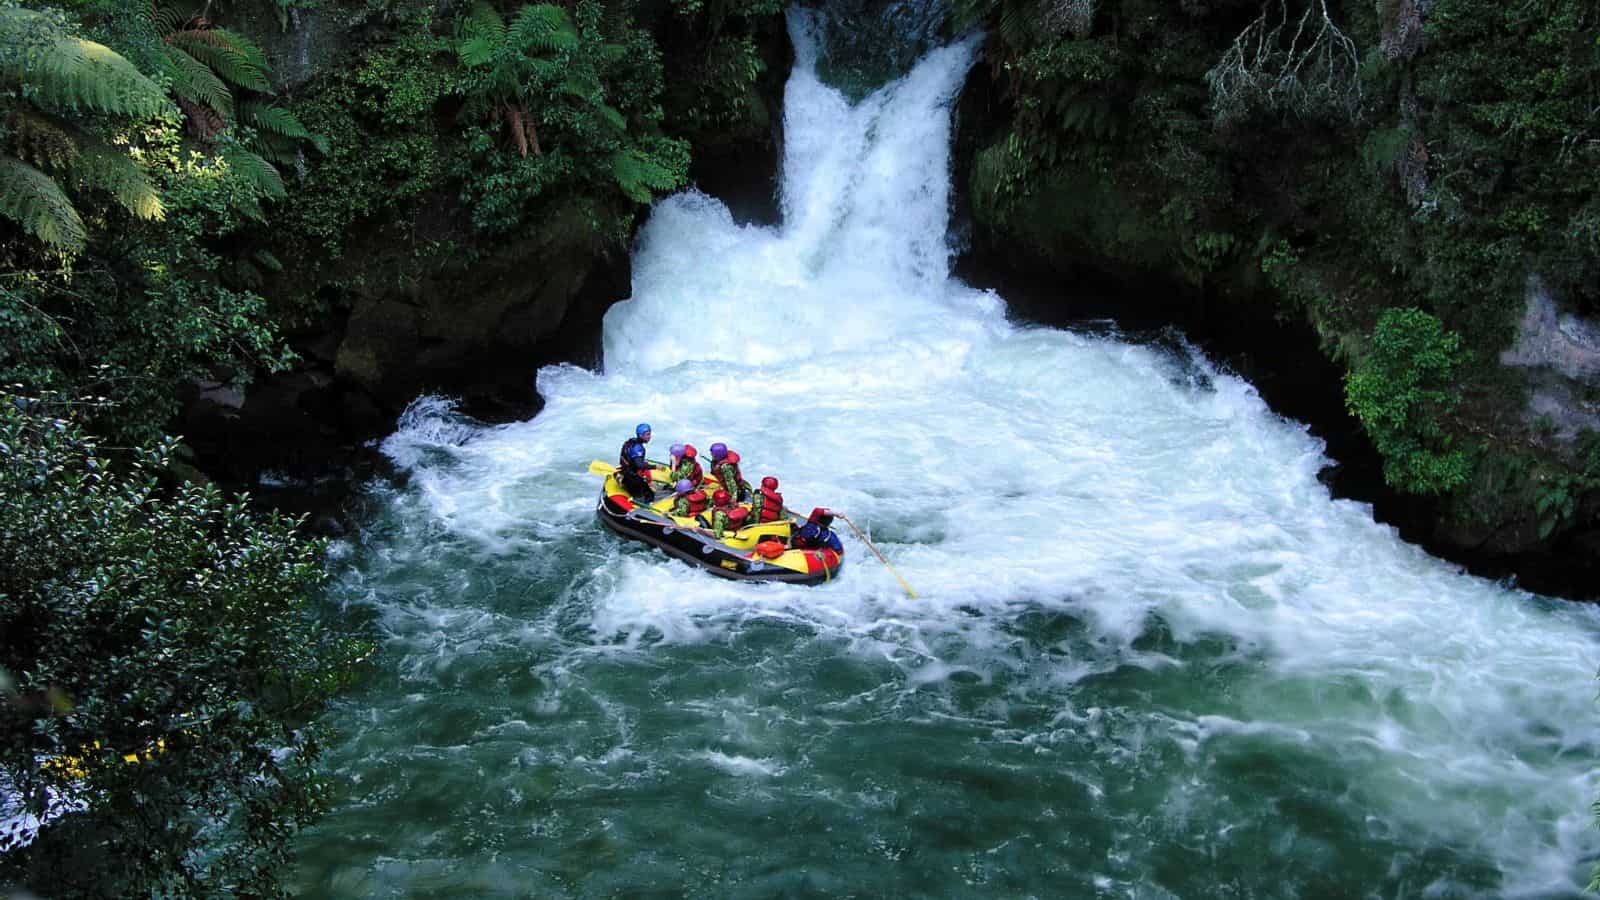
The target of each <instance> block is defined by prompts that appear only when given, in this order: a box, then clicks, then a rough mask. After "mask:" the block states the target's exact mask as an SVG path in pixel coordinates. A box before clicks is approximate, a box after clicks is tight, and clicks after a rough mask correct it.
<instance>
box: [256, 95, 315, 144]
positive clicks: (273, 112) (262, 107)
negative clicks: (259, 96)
mask: <svg viewBox="0 0 1600 900" xmlns="http://www.w3.org/2000/svg"><path fill="white" fill-rule="evenodd" d="M239 121H241V122H243V123H245V124H246V125H249V126H251V127H252V128H256V129H259V130H261V131H270V132H272V133H273V134H281V135H283V136H284V137H289V138H298V139H300V140H302V141H309V140H311V132H310V130H309V129H307V128H306V126H305V125H304V124H302V123H301V122H300V120H299V119H298V118H296V116H295V114H294V113H292V112H290V111H289V110H287V109H284V108H283V107H281V106H272V105H270V104H267V103H245V104H243V105H242V106H240V107H239Z"/></svg>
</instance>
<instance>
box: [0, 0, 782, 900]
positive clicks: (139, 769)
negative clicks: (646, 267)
mask: <svg viewBox="0 0 1600 900" xmlns="http://www.w3.org/2000/svg"><path fill="white" fill-rule="evenodd" d="M348 5H349V6H350V7H351V8H352V9H353V10H357V11H358V13H359V16H360V17H373V18H372V19H371V20H372V21H376V22H378V23H380V25H381V27H377V28H373V29H370V30H368V31H367V32H366V33H365V34H364V37H363V38H362V40H360V41H356V40H350V41H348V42H347V45H346V47H345V50H346V55H345V58H344V59H343V60H341V64H340V65H338V66H337V67H336V68H334V69H332V70H330V71H328V72H325V73H323V74H322V76H321V77H319V78H315V79H313V80H312V81H311V82H310V83H309V84H307V85H306V86H305V88H304V90H303V91H302V92H301V94H300V95H299V96H297V97H295V98H293V99H292V100H291V99H289V98H286V97H282V96H279V94H278V93H277V91H276V88H275V86H274V83H273V81H272V73H271V70H270V68H269V66H268V63H267V58H268V54H267V53H266V51H264V50H263V49H262V47H261V46H260V44H259V43H258V42H257V41H256V40H255V39H253V37H252V36H251V35H250V34H248V33H245V32H243V31H236V30H233V29H231V28H229V27H228V24H227V21H226V19H227V16H228V15H229V13H230V12H232V11H235V10H236V9H237V10H238V11H239V12H240V13H241V14H242V13H244V12H245V11H246V10H245V9H244V7H248V6H249V4H248V3H243V2H240V3H204V4H201V3H186V2H184V0H160V2H155V3H150V4H145V3H121V2H113V0H84V2H79V3H73V4H70V5H69V4H50V3H45V2H19V0H0V39H3V40H0V386H3V391H0V496H4V497H5V503H4V504H3V505H0V555H3V557H4V558H5V562H4V563H0V747H3V748H4V749H3V750H0V802H3V803H4V805H5V807H6V813H5V815H6V817H7V818H8V819H12V820H13V821H14V822H20V821H21V820H18V819H14V818H13V817H15V816H16V815H17V814H19V813H20V812H22V811H23V810H24V809H25V810H26V811H27V812H30V813H32V814H33V815H35V816H39V817H43V818H45V819H48V820H49V821H48V822H47V823H46V824H45V826H44V827H43V828H40V829H37V830H36V832H35V829H33V828H31V827H30V828H25V829H22V830H21V831H18V832H15V833H8V834H6V835H0V883H5V882H12V883H15V884H17V885H19V886H24V887H30V888H32V889H35V890H39V891H41V892H44V893H47V894H49V895H50V896H127V895H130V894H150V893H159V894H162V895H179V896H187V895H227V896H238V895H250V896H261V895H272V894H275V893H278V892H279V891H280V890H281V888H280V885H279V884H278V880H277V871H278V869H279V868H281V863H282V862H283V860H284V854H285V852H286V850H285V847H286V843H285V838H286V837H287V836H288V835H289V834H290V833H291V832H292V831H293V830H295V829H296V828H298V827H300V826H301V825H302V824H304V823H305V822H307V821H309V820H310V818H311V817H312V816H313V815H314V814H315V813H316V811H317V809H318V806H319V803H320V798H321V792H322V785H321V783H320V782H319V780H318V778H317V776H316V774H315V767H316V762H317V755H318V736H317V731H316V728H315V726H314V724H313V723H314V721H315V716H316V714H317V712H318V710H319V709H320V708H321V706H322V704H323V703H324V702H325V701H326V700H327V698H328V697H330V696H331V695H332V694H333V693H334V692H336V691H337V690H338V689H340V687H341V686H342V685H344V684H345V683H346V682H347V681H348V680H349V678H350V677H351V675H352V672H353V671H354V667H355V663H356V661H357V660H358V658H359V656H360V655H361V654H362V653H363V652H364V648H363V646H362V644H361V643H360V642H359V641H352V640H349V639H345V638H341V637H340V636H338V635H333V634H329V633H326V632H324V631H323V630H322V629H321V628H320V627H319V625H318V624H317V622H316V620H315V617H313V616H311V615H309V613H308V610H307V604H308V603H309V602H310V600H311V599H312V598H314V597H315V595H316V593H317V591H318V589H319V585H320V583H321V579H322V569H321V555H322V547H321V546H320V545H319V544H318V543H316V542H313V541H310V540H308V539H306V538H305V537H303V536H302V535H300V534H299V533H298V530H297V525H296V523H295V522H292V521H288V520H284V519H281V518H276V517H271V516H268V517H261V516H257V515H255V514H253V513H251V512H250V511H248V510H247V509H246V508H245V507H244V506H243V504H242V501H239V500H230V499H227V498H225V497H223V496H222V495H221V494H220V493H219V492H217V491H216V490H215V489H213V488H211V487H207V486H202V484H201V483H200V482H201V481H203V479H199V478H198V473H196V472H195V471H194V470H193V468H192V467H190V466H188V465H187V464H185V463H184V462H183V458H184V457H185V456H186V454H187V451H186V450H185V449H184V448H183V446H182V445H181V444H180V443H178V442H176V441H175V440H174V439H172V438H170V437H168V436H166V432H167V431H168V430H169V429H170V428H171V427H172V425H173V422H174V418H175V415H176V414H177V412H178V411H179V409H180V407H181V405H182V403H181V400H180V398H181V396H182V394H183V393H184V392H185V391H186V390H188V391H191V392H192V391H193V390H195V389H196V388H197V387H202V386H207V385H211V386H215V385H218V384H232V385H234V386H236V387H237V386H243V385H246V384H248V383H249V382H250V381H251V380H252V379H253V378H255V377H257V376H259V375H260V374H262V373H272V372H274V371H281V370H283V369H285V368H286V367H289V366H291V365H294V364H295V363H296V356H295V354H294V353H293V352H292V351H291V350H290V349H289V346H290V342H289V339H288V338H289V336H290V335H292V333H293V332H294V330H295V329H297V328H298V329H307V328H310V329H315V330H320V331H324V332H325V331H327V330H329V329H330V327H331V326H330V323H331V322H334V321H337V320H338V319H339V317H341V316H342V315H343V314H345V313H346V312H349V311H350V309H349V306H348V303H349V300H348V297H349V289H350V288H352V287H353V286H354V287H358V286H360V285H363V284H367V283H370V282H372V281H377V280H382V281H386V282H390V283H393V284H396V285H403V284H404V283H406V282H407V280H408V279H415V278H417V277H419V276H420V273H423V272H426V271H427V270H428V269H429V268H432V267H441V263H444V262H447V261H448V262H449V263H450V266H446V267H442V268H444V269H446V270H448V271H453V272H458V273H459V272H463V271H468V270H469V267H477V268H483V269H485V270H487V271H488V272H489V273H490V275H489V276H488V277H491V278H495V279H496V280H497V281H500V282H506V283H509V284H511V285H512V287H513V288H514V287H515V283H514V282H512V281H511V280H510V279H506V278H504V277H503V270H504V266H501V265H499V264H494V265H487V264H485V261H486V258H487V257H489V256H491V255H493V254H494V253H495V252H496V250H497V248H501V247H511V248H522V249H526V248H528V247H532V248H534V250H535V255H534V256H533V257H532V258H526V259H523V258H519V259H517V260H516V264H517V265H519V266H533V267H540V266H547V267H552V268H553V267H559V266H562V265H577V264H575V263H573V261H572V260H571V259H570V257H572V256H574V255H578V256H582V257H584V259H583V260H581V261H580V262H581V266H579V267H577V268H576V272H577V276H575V277H567V278H562V279H557V280H556V281H555V282H554V283H553V284H551V285H549V286H547V287H543V288H537V289H534V288H529V289H528V290H529V291H531V292H534V293H552V294H563V292H565V293H566V294H570V292H571V291H573V290H575V289H576V286H577V284H579V283H581V276H582V273H583V272H584V271H586V267H587V266H588V265H590V264H591V261H592V258H598V257H599V256H600V255H603V254H605V253H608V252H612V251H615V250H617V249H620V248H621V247H622V246H624V245H625V242H626V241H627V240H628V239H629V237H630V235H631V232H632V228H633V223H634V217H635V216H636V215H637V214H638V212H639V211H640V210H641V209H642V208H643V205H644V204H647V203H648V202H649V201H650V200H651V199H653V197H654V196H656V194H657V193H658V192H660V191H664V190H670V189H674V188H676V187H678V186H680V185H682V184H683V183H684V180H685V178H686V173H687V169H688V165H689V155H690V149H691V146H692V145H693V144H694V143H695V142H702V141H707V140H711V139H713V138H714V137H715V136H718V135H721V136H726V135H728V134H734V133H740V134H743V135H744V137H745V138H746V139H750V138H754V137H755V136H757V135H761V134H762V133H763V132H764V130H765V128H766V125H767V122H768V117H767V111H766V109H765V106H764V103H763V102H762V99H761V97H760V96H759V95H758V94H757V93H756V84H757V81H758V79H759V78H761V77H762V75H763V73H764V72H765V71H766V64H765V62H764V61H763V59H762V57H761V54H760V53H759V52H758V51H757V49H756V48H757V44H756V40H757V38H756V34H757V33H758V31H760V30H762V29H769V30H770V29H771V28H772V27H773V20H775V17H776V15H777V13H778V6H777V5H776V4H773V3H771V2H769V0H756V2H750V3H738V2H732V3H725V2H718V3H710V4H703V3H700V2H697V0H696V2H682V3H678V4H675V5H670V6H661V7H658V8H651V9H650V10H648V14H645V12H643V11H641V8H639V7H637V6H635V5H634V4H632V3H631V2H627V0H609V2H602V0H578V2H576V3H574V4H571V5H560V6H558V5H551V4H517V3H501V4H491V3H487V2H480V3H477V4H476V5H474V6H472V7H471V8H470V9H468V8H459V7H458V8H454V9H453V12H451V13H450V14H449V15H448V16H446V17H444V18H438V17H436V7H435V5H434V4H431V3H421V2H409V0H394V2H386V0H385V2H374V3H367V2H365V0H362V2H358V3H351V4H348ZM321 6H322V7H323V8H331V7H328V5H327V4H322V5H321ZM275 9H277V10H278V11H279V12H298V11H299V7H298V6H295V5H293V4H282V5H279V6H277V7H275ZM308 9H309V7H308ZM272 21H273V22H274V24H275V25H287V24H288V16H287V15H285V16H283V17H282V18H280V17H278V16H277V15H274V16H273V17H272ZM362 21H368V19H366V18H363V19H362ZM658 35H665V36H667V37H668V38H669V41H668V44H667V48H668V49H667V50H666V51H663V49H662V45H661V44H660V43H659V42H658V40H657V36H658ZM669 79H670V87H669ZM551 234H553V235H557V236H559V240H547V239H546V237H545V236H546V235H551ZM396 236H400V237H402V238H403V240H401V241H395V240H394V238H395V237H396ZM392 246H398V247H401V248H402V250H401V251H400V252H399V253H398V254H396V253H393V252H390V251H389V250H388V249H387V248H389V247H392ZM374 247H383V248H385V251H384V253H381V254H376V255H375V254H373V253H372V248H374ZM575 248H576V249H575ZM539 254H542V255H543V257H544V258H540V256H539ZM397 259H398V260H399V263H398V264H397V263H396V260H397ZM451 267H453V268H451ZM468 283H471V282H468ZM358 312H359V311H358ZM461 318H463V319H470V315H468V314H467V312H466V311H462V315H461ZM496 325H497V323H496V322H494V321H491V322H489V324H488V326H487V327H490V328H491V329H492V328H493V327H496ZM213 389H214V388H213ZM17 804H21V806H20V807H19V806H18V805H17ZM22 831H26V834H23V833H22ZM23 843H26V846H21V844H23Z"/></svg>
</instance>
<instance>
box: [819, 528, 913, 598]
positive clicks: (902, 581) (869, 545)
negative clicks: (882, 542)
mask: <svg viewBox="0 0 1600 900" xmlns="http://www.w3.org/2000/svg"><path fill="white" fill-rule="evenodd" d="M834 515H836V516H838V517H839V518H841V519H843V520H844V523H845V524H846V525H849V526H850V530H851V531H854V532H855V533H856V537H858V538H860V539H861V543H863V544H866V545H867V549H868V550H871V551H872V555H873V556H876V557H877V558H878V562H881V563H883V567H884V568H885V569H888V570H889V574H890V575H893V576H894V577H895V580H896V581H898V582H900V586H901V587H903V588H905V589H906V596H908V597H910V598H911V599H913V600H915V599H917V592H916V591H913V590H912V589H911V585H909V584H907V583H906V580H905V579H904V578H901V577H900V573H899V572H896V571H895V570H894V566H891V565H889V561H888V560H887V559H884V558H883V554H882V553H879V552H878V548H877V547H874V546H872V542H871V541H869V540H867V536H866V535H864V534H862V533H861V529H859V528H857V527H856V523H854V522H852V521H850V517H849V516H847V515H845V514H844V513H839V512H836V513H834Z"/></svg>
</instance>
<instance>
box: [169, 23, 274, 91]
mask: <svg viewBox="0 0 1600 900" xmlns="http://www.w3.org/2000/svg"><path fill="white" fill-rule="evenodd" d="M167 43H168V44H170V45H172V46H174V47H179V48H181V49H182V50H183V51H184V52H185V53H187V54H189V55H190V56H192V57H194V58H195V59H197V60H199V61H200V62H202V63H205V64H206V65H207V66H209V67H210V68H211V71H213V72H215V73H217V75H218V76H219V77H220V78H221V79H222V80H223V81H226V82H227V83H229V84H232V85H237V86H238V87H242V88H244V89H246V90H250V91H257V92H259V93H263V94H267V93H271V92H272V82H271V81H270V80H269V79H268V78H267V71H268V69H269V66H268V64H267V58H266V55H265V54H264V53H262V51H261V48H260V47H257V46H256V45H255V44H253V43H251V42H250V41H249V40H248V39H246V38H243V37H240V36H239V35H236V34H234V33H233V32H231V31H227V30H224V29H221V28H206V29H200V28H190V29H184V30H182V31H176V32H173V33H172V34H171V35H169V36H168V37H167Z"/></svg>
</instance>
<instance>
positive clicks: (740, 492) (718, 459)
mask: <svg viewBox="0 0 1600 900" xmlns="http://www.w3.org/2000/svg"><path fill="white" fill-rule="evenodd" d="M711 474H713V475H715V476H717V480H718V481H720V482H722V487H723V489H724V490H726V491H727V492H728V493H729V494H730V495H732V496H733V497H734V498H736V499H737V500H738V501H739V502H740V503H743V502H744V501H746V500H749V499H750V482H748V481H745V480H744V474H743V473H742V472H740V471H739V454H737V453H735V452H733V451H732V450H729V449H728V445H727V444H724V443H722V442H720V441H719V442H717V443H715V444H712V445H711Z"/></svg>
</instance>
